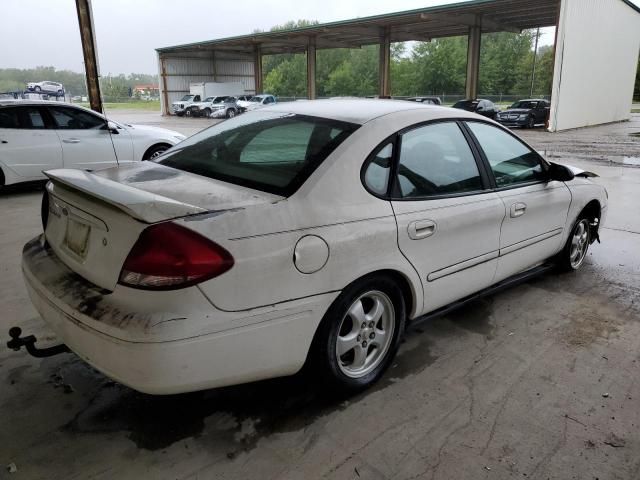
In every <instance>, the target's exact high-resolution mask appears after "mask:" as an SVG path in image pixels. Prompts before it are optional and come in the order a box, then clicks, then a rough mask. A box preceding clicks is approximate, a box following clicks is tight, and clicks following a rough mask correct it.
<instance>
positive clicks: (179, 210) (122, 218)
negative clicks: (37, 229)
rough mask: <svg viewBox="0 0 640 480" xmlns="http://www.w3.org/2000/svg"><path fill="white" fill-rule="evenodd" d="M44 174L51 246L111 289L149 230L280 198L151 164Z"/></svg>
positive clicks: (67, 261)
mask: <svg viewBox="0 0 640 480" xmlns="http://www.w3.org/2000/svg"><path fill="white" fill-rule="evenodd" d="M45 173H46V175H47V176H48V177H49V179H50V180H51V182H50V183H49V184H48V185H47V193H46V195H47V199H46V200H47V210H48V216H47V223H46V228H45V235H46V238H47V241H48V242H49V244H50V245H51V247H52V248H53V250H54V251H55V252H56V254H57V255H58V257H59V258H60V259H61V260H62V261H63V262H64V263H65V264H66V265H67V266H68V267H69V268H70V269H72V270H73V271H74V272H76V273H78V274H79V275H81V276H82V277H84V278H86V279H87V280H89V281H90V282H92V283H94V284H95V285H98V286H100V287H102V288H105V289H108V290H113V289H114V288H115V286H116V284H117V282H118V277H119V274H120V271H121V268H122V265H123V263H124V261H125V259H126V257H127V255H128V254H129V252H130V250H131V248H132V247H133V245H134V244H135V242H136V240H137V239H138V237H139V236H140V233H141V232H142V231H143V230H144V229H145V228H146V227H147V226H148V225H149V224H154V223H159V222H164V221H168V220H172V219H176V218H181V217H186V216H191V215H199V214H206V213H211V212H220V211H225V210H229V209H235V208H245V207H247V206H250V205H257V204H261V203H266V202H272V201H276V200H278V199H281V198H282V197H278V196H275V195H271V194H268V193H262V192H258V191H255V190H251V189H248V188H244V187H240V186H235V185H231V184H227V183H224V182H220V181H216V180H212V179H208V178H205V177H200V176H198V175H194V174H191V173H186V172H182V171H180V170H176V169H173V168H170V167H165V166H162V165H158V164H155V163H152V162H145V163H143V164H138V165H132V166H127V167H120V168H114V169H109V170H104V171H101V172H97V173H90V172H85V171H80V170H70V169H60V170H50V171H48V172H45Z"/></svg>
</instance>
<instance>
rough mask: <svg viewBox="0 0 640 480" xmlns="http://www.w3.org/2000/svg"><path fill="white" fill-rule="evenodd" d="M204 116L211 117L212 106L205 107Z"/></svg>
mask: <svg viewBox="0 0 640 480" xmlns="http://www.w3.org/2000/svg"><path fill="white" fill-rule="evenodd" d="M204 116H205V117H207V118H209V117H210V116H211V109H210V108H205V109H204Z"/></svg>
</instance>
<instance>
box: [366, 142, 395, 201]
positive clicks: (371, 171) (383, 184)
mask: <svg viewBox="0 0 640 480" xmlns="http://www.w3.org/2000/svg"><path fill="white" fill-rule="evenodd" d="M392 162H393V142H389V143H387V144H386V145H384V146H383V147H382V148H380V149H379V150H378V152H377V153H375V154H374V156H373V158H372V159H371V160H370V161H369V164H368V165H367V166H366V170H365V172H364V183H365V185H366V186H367V188H368V189H369V190H371V191H372V192H373V193H376V194H378V195H385V194H386V193H387V188H388V185H389V174H390V172H391V163H392Z"/></svg>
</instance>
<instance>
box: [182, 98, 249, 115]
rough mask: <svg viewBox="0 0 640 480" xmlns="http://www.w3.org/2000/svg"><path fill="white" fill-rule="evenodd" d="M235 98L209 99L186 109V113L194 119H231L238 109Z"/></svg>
mask: <svg viewBox="0 0 640 480" xmlns="http://www.w3.org/2000/svg"><path fill="white" fill-rule="evenodd" d="M236 102H237V100H236V98H235V97H227V96H222V97H209V98H205V99H204V101H203V102H196V103H193V104H191V105H190V106H189V107H187V113H188V114H191V115H192V116H194V117H213V118H233V117H235V116H236V115H237V114H238V112H239V108H238V105H237V103H236Z"/></svg>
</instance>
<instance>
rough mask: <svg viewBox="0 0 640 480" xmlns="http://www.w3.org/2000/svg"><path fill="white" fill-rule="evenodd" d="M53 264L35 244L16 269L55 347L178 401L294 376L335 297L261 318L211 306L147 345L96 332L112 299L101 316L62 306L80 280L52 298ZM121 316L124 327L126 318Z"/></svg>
mask: <svg viewBox="0 0 640 480" xmlns="http://www.w3.org/2000/svg"><path fill="white" fill-rule="evenodd" d="M34 258H37V261H34ZM59 263H60V262H59V260H57V258H56V257H55V254H54V253H53V251H51V250H50V249H48V248H47V247H46V246H43V245H42V243H41V242H40V240H39V239H34V240H32V241H31V242H29V243H28V244H27V245H26V246H25V250H24V252H23V262H22V269H23V274H24V278H25V283H26V285H27V290H28V293H29V296H30V298H31V301H32V302H33V304H34V306H35V307H36V309H37V310H38V312H39V313H40V315H41V316H42V318H43V319H44V320H45V321H46V322H47V324H49V326H51V328H52V329H53V330H54V331H55V332H56V333H57V335H58V336H59V340H60V341H62V342H64V343H65V344H66V345H67V346H68V347H69V348H70V349H71V350H72V351H73V352H74V353H76V354H77V355H78V356H79V357H81V358H82V359H83V360H85V361H86V362H87V363H89V364H91V365H92V366H94V367H95V368H96V369H98V370H100V371H101V372H103V373H104V374H105V375H107V376H108V377H110V378H113V379H114V380H116V381H118V382H120V383H123V384H125V385H127V386H129V387H131V388H133V389H135V390H138V391H140V392H144V393H149V394H173V393H183V392H188V391H195V390H202V389H207V388H213V387H221V386H226V385H234V384H239V383H246V382H251V381H255V380H260V379H265V378H271V377H277V376H283V375H291V374H293V373H295V372H297V371H298V370H299V369H300V368H301V367H302V365H303V364H304V362H305V360H306V356H307V352H308V350H309V347H310V345H311V341H312V339H313V335H314V334H315V330H316V328H317V326H318V324H319V323H320V320H321V319H322V316H323V315H324V312H325V311H326V309H327V308H328V307H329V305H330V304H331V302H332V301H333V299H334V298H335V296H336V295H337V294H325V295H319V296H317V297H312V298H311V299H305V300H299V301H293V302H287V303H286V304H279V305H276V306H274V307H271V308H269V309H263V311H262V312H258V311H255V310H254V311H246V312H236V313H232V312H222V311H220V310H217V309H216V308H215V307H214V306H212V305H211V307H210V311H209V312H208V314H206V315H205V314H204V313H200V314H199V316H197V315H195V314H193V313H187V314H185V315H187V317H185V318H178V319H175V320H182V321H183V322H182V323H181V322H178V321H176V322H174V321H171V320H168V321H166V322H165V323H164V325H169V324H173V327H172V330H170V331H168V333H167V335H169V334H171V337H173V336H175V333H176V332H177V331H178V332H179V331H180V328H181V327H183V332H184V335H185V337H184V338H180V339H174V340H163V338H162V335H158V333H157V332H156V333H154V332H153V330H150V331H149V332H148V333H149V335H148V336H149V341H145V337H144V331H139V330H137V334H136V336H135V337H134V336H133V333H135V332H132V336H131V338H124V337H125V335H124V333H126V328H127V325H126V322H125V324H124V327H122V322H120V325H121V327H122V328H121V329H120V330H117V331H116V330H112V331H115V332H117V333H120V335H119V336H120V337H122V338H118V337H116V336H115V335H113V334H110V333H111V331H108V330H106V329H103V330H102V331H101V330H99V329H98V328H95V326H96V325H99V322H102V321H103V320H101V319H96V318H95V316H96V315H97V314H98V313H99V310H100V309H104V308H107V307H108V304H109V303H113V304H114V305H115V304H117V303H118V301H119V300H118V298H116V297H117V292H113V293H110V294H105V295H104V296H103V297H102V300H101V303H100V308H98V309H94V310H93V311H91V310H87V309H84V310H85V311H84V312H83V311H81V310H83V309H82V308H77V306H76V305H73V302H72V301H70V300H69V299H71V298H75V297H77V296H78V292H80V291H81V290H82V288H83V286H82V285H80V284H79V283H78V282H81V281H82V280H76V281H75V282H71V281H70V282H68V284H69V288H71V289H73V292H71V293H70V294H69V295H64V296H61V295H60V293H59V291H57V292H55V293H57V295H56V294H54V291H53V289H52V288H50V287H48V277H47V275H46V274H45V273H43V272H44V271H45V270H46V269H54V270H55V269H58V270H59V269H60V268H61V267H60V265H59ZM35 267H37V268H35ZM71 275H74V274H73V273H72V272H71ZM87 283H88V282H87ZM89 285H90V284H89ZM84 287H85V288H89V286H84ZM94 288H96V287H94ZM185 290H186V289H185ZM156 293H157V294H159V295H162V294H163V293H166V292H156ZM111 297H113V298H111ZM105 298H106V300H105ZM105 302H106V303H105ZM120 302H121V301H120ZM185 303H188V302H185ZM92 315H93V316H92ZM114 315H115V314H114ZM120 315H122V318H120V320H123V319H124V318H125V317H126V316H127V315H130V313H129V314H127V313H125V312H120ZM161 323H162V322H161ZM187 323H188V324H187ZM216 325H218V326H219V325H224V326H226V327H228V328H226V329H225V330H222V331H217V332H213V333H203V334H201V335H198V334H197V332H198V331H201V332H205V331H207V330H209V331H211V330H212V329H215V326H216ZM132 328H133V327H132ZM176 329H178V330H176ZM105 332H109V333H105ZM168 338H169V337H168Z"/></svg>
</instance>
